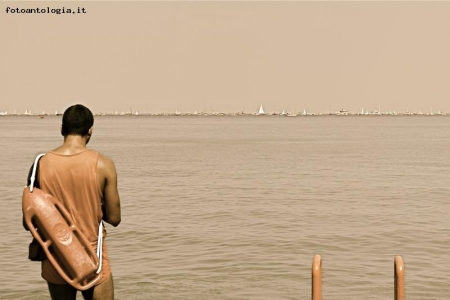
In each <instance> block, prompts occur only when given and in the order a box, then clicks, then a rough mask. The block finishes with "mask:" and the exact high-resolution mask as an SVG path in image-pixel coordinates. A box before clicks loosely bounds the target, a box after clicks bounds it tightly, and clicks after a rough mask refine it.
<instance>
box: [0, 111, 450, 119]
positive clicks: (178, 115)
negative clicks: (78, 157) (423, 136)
mask: <svg viewBox="0 0 450 300" xmlns="http://www.w3.org/2000/svg"><path fill="white" fill-rule="evenodd" d="M61 116H62V114H14V113H13V114H9V113H2V114H0V118H1V117H39V118H44V117H61ZM94 116H96V117H222V116H229V117H242V116H243V117H246V116H251V117H316V116H317V117H320V116H355V117H358V116H361V117H377V116H392V117H395V116H450V113H442V112H440V113H421V112H419V113H390V112H382V113H365V114H361V113H350V112H336V113H306V114H305V113H298V114H287V113H286V114H282V113H267V114H258V113H203V112H201V113H134V114H132V113H121V114H117V113H94Z"/></svg>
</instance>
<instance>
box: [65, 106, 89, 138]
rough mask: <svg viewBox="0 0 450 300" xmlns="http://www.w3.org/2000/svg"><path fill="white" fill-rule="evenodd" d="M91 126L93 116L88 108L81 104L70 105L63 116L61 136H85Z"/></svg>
mask: <svg viewBox="0 0 450 300" xmlns="http://www.w3.org/2000/svg"><path fill="white" fill-rule="evenodd" d="M93 125H94V116H93V115H92V112H91V111H90V110H89V108H87V107H86V106H84V105H81V104H76V105H72V106H71V107H69V108H68V109H66V111H65V112H64V114H63V117H62V129H61V134H62V135H63V136H68V135H81V136H85V135H87V134H88V132H89V129H90V128H91V127H92V126H93Z"/></svg>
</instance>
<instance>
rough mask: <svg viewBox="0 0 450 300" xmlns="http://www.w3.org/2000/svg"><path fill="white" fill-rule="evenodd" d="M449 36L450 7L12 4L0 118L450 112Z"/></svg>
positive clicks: (3, 51)
mask: <svg viewBox="0 0 450 300" xmlns="http://www.w3.org/2000/svg"><path fill="white" fill-rule="evenodd" d="M7 7H10V8H19V9H25V8H35V7H40V8H47V7H50V9H57V8H62V7H65V8H66V9H67V8H71V9H73V10H77V9H78V7H83V8H84V9H85V11H86V13H80V14H78V13H77V14H47V13H41V14H25V13H6V8H7ZM449 37H450V2H408V1H400V2H389V1H383V2H375V1H373V2H370V1H353V2H344V1H330V2H325V1H315V2H313V1H283V2H277V1H264V2H260V1H222V2H218V1H177V2H174V1H133V2H128V1H90V2H74V1H64V2H63V1H51V2H44V1H37V2H36V1H34V2H26V1H15V2H12V1H3V0H2V1H0V111H5V110H8V111H9V112H12V111H13V110H16V111H21V112H22V111H25V109H27V110H32V111H33V112H37V113H39V112H42V111H45V112H54V111H55V110H58V111H63V110H64V109H65V108H67V107H68V106H70V105H72V104H75V103H83V104H85V105H87V106H88V107H90V108H91V109H92V110H93V112H115V111H118V112H122V111H125V112H129V111H133V112H135V111H139V112H150V113H156V112H175V111H181V112H194V111H197V112H201V111H205V112H214V111H216V112H241V111H245V112H255V111H257V110H258V109H259V106H260V105H261V104H262V105H263V107H264V110H265V111H266V112H281V111H282V110H285V111H286V112H300V111H301V112H303V110H304V109H305V110H306V111H307V112H330V111H331V112H333V111H338V110H340V109H346V110H348V111H360V110H361V109H364V110H369V111H370V110H378V109H379V107H381V110H382V111H397V112H401V111H406V110H408V111H417V112H418V111H424V112H428V111H430V110H432V111H433V112H437V111H443V112H450V101H449V100H450V99H449V97H450V84H449V83H450V38H449Z"/></svg>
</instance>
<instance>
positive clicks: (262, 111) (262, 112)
mask: <svg viewBox="0 0 450 300" xmlns="http://www.w3.org/2000/svg"><path fill="white" fill-rule="evenodd" d="M264 114H265V113H264V109H263V107H262V104H261V106H260V107H259V112H258V115H264Z"/></svg>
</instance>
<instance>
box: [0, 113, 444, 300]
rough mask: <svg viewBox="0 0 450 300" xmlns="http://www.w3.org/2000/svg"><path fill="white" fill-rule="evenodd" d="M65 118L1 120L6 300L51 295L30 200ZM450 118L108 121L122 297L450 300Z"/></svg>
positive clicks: (101, 127)
mask: <svg viewBox="0 0 450 300" xmlns="http://www.w3.org/2000/svg"><path fill="white" fill-rule="evenodd" d="M59 124H60V117H47V118H45V119H38V118H37V117H0V146H1V151H2V154H3V160H2V164H1V165H2V168H1V169H2V172H1V173H0V182H2V185H1V186H0V192H1V195H2V196H1V198H0V199H1V203H2V207H3V209H2V210H1V218H0V226H1V230H0V240H1V241H2V243H0V251H1V252H0V254H1V256H0V269H1V270H2V271H1V273H0V298H1V299H48V293H47V289H46V284H45V282H44V281H43V280H42V279H41V278H40V266H39V263H36V262H30V261H28V260H27V246H28V243H29V241H30V240H31V238H30V234H29V233H28V232H26V231H24V230H23V229H22V227H21V193H22V188H23V186H24V185H25V177H26V174H27V171H28V168H29V166H30V165H31V163H32V161H33V159H34V157H35V155H36V154H38V153H40V152H43V151H46V150H48V149H50V148H53V147H56V146H57V145H59V144H60V143H61V141H62V138H61V137H60V136H59V135H58V131H59ZM449 141H450V117H440V116H431V117H426V116H416V117H412V116H409V117H407V116H405V117H399V116H397V117H388V116H386V117H384V116H381V117H351V116H348V117H331V116H327V117H297V118H283V117H276V116H270V117H97V118H96V123H95V129H94V135H93V138H92V141H91V143H90V146H91V147H92V148H94V149H96V150H99V151H101V152H103V153H104V154H106V155H108V156H109V157H111V158H113V159H114V161H115V163H116V168H117V170H118V174H119V191H120V194H121V199H122V213H123V215H122V223H121V224H120V226H119V227H117V228H112V227H111V226H108V227H107V229H108V237H107V244H108V247H109V252H110V256H111V264H112V270H113V274H114V280H115V286H116V299H183V300H191V299H192V300H194V299H195V300H198V299H236V300H237V299H261V300H262V299H264V300H274V299H310V297H311V278H310V273H311V262H312V258H313V256H314V254H321V255H322V258H323V285H324V286H323V296H324V299H330V300H331V299H336V300H348V299H355V300H356V299H366V300H369V299H383V300H384V299H393V298H394V297H393V268H394V267H393V261H394V257H395V255H402V257H403V259H404V261H405V269H406V296H407V298H408V299H411V300H412V299H417V300H423V299H428V300H430V299H442V300H444V299H448V295H449V294H450V284H449V281H450V253H449V249H450V247H449V244H450V242H449V240H450V239H449V230H450V221H449V216H448V213H449V211H450V210H449V208H450V201H449V196H450V190H449V187H450V160H449V158H448V157H449V151H448V149H449Z"/></svg>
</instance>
